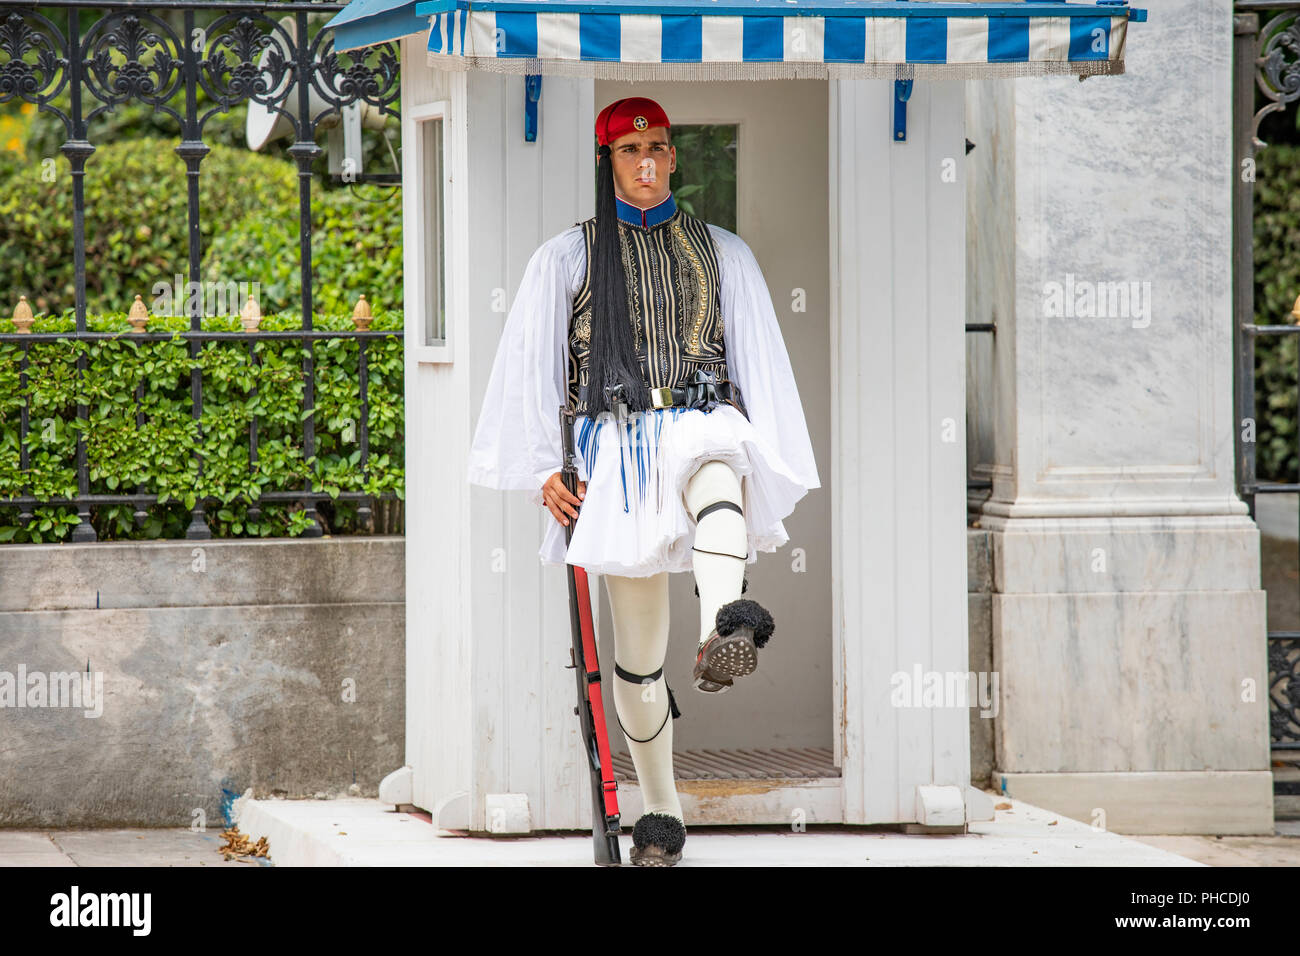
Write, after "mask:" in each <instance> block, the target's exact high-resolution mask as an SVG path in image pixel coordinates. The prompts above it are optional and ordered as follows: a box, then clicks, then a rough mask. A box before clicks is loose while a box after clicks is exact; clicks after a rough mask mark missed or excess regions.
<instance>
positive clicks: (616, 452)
mask: <svg viewBox="0 0 1300 956" xmlns="http://www.w3.org/2000/svg"><path fill="white" fill-rule="evenodd" d="M573 431H574V436H573V438H574V442H573V444H574V453H575V457H576V458H577V468H578V478H579V479H580V480H582V481H585V482H587V490H586V497H585V498H584V499H583V502H582V507H581V508H579V509H578V518H577V520H576V522H575V523H574V531H573V539H572V541H570V542H569V544H568V546H567V549H566V546H565V540H564V532H565V528H564V525H562V524H560V523H559V522H558V521H556V520H555V519H554V517H552V516H551V514H550V512H549V511H548V512H547V513H546V517H547V523H548V524H549V528H548V529H547V531H546V536H545V538H544V539H543V541H542V547H541V549H540V551H539V552H538V553H539V555H540V556H541V559H542V561H543V562H545V563H547V564H566V563H567V564H573V565H576V566H578V567H581V568H585V569H586V570H587V572H588V573H590V574H613V575H619V576H623V577H646V576H649V575H652V574H658V573H659V572H661V571H690V570H691V569H692V563H691V555H692V551H691V548H692V547H693V545H694V543H695V519H694V518H693V517H692V515H691V514H690V512H689V510H688V509H687V507H686V499H685V494H684V493H685V490H686V486H687V483H688V482H689V481H690V479H691V477H692V476H693V475H694V474H695V471H696V469H698V468H699V467H700V465H702V464H704V463H705V462H706V461H714V460H720V461H725V462H727V463H728V464H729V465H731V467H732V468H734V469H735V471H736V474H737V475H739V476H740V479H741V491H742V496H743V498H744V500H743V501H742V502H741V507H742V508H743V509H744V514H745V525H746V529H747V537H748V540H749V558H748V563H750V564H752V563H754V562H755V561H757V560H758V552H759V551H775V550H776V549H777V548H779V547H781V545H783V544H785V543H786V542H787V541H789V540H790V538H789V535H787V534H786V530H785V526H784V525H783V524H782V519H783V518H785V517H786V516H788V515H789V514H790V513H791V512H792V511H794V507H795V503H796V502H797V501H798V500H799V499H800V498H802V497H803V496H804V495H805V494H807V492H808V489H807V488H805V487H804V486H803V485H802V484H801V483H800V481H799V479H798V478H796V477H795V475H794V474H793V473H792V472H791V470H790V468H789V467H788V466H787V465H786V463H785V462H784V461H782V460H781V457H780V455H779V454H777V452H776V450H775V449H773V448H772V447H771V445H770V444H769V443H768V442H767V441H766V440H765V439H764V438H763V436H762V435H760V434H759V432H758V431H757V429H755V428H754V426H753V425H752V424H751V423H750V421H749V419H747V418H746V417H745V416H744V415H743V414H741V412H740V411H739V410H738V409H737V408H735V406H733V405H727V404H720V405H717V406H715V407H714V408H713V409H712V410H710V411H707V412H706V411H703V410H701V409H696V408H680V407H679V408H660V409H654V410H652V411H648V412H644V413H641V412H637V413H632V414H629V415H628V416H627V418H626V420H625V421H624V423H623V425H622V427H621V428H620V427H619V424H618V421H617V420H616V419H615V417H614V415H613V414H612V413H610V412H604V413H602V414H601V415H599V416H598V417H596V418H594V419H593V418H592V417H591V416H588V415H579V416H577V417H576V418H575V419H574V424H573Z"/></svg>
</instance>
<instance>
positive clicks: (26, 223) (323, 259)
mask: <svg viewBox="0 0 1300 956" xmlns="http://www.w3.org/2000/svg"><path fill="white" fill-rule="evenodd" d="M172 146H173V144H171V143H169V142H167V141H166V140H161V139H140V140H130V141H124V142H117V143H111V144H109V145H106V146H101V147H99V148H98V149H97V150H96V151H95V153H94V155H93V156H91V158H90V160H89V161H88V163H87V166H86V177H85V189H86V226H85V233H86V304H87V309H88V311H90V312H92V313H96V314H102V315H108V314H112V313H114V312H117V311H120V310H125V309H128V308H129V307H130V304H131V301H132V299H133V298H134V296H135V295H137V294H139V295H141V296H142V297H143V298H144V300H145V302H146V304H147V303H148V302H149V301H150V300H151V297H152V289H153V286H154V284H155V283H157V282H165V283H168V284H169V285H173V284H175V277H176V275H177V274H179V275H181V276H182V282H184V281H186V280H187V279H188V277H189V265H188V264H189V239H188V230H189V206H188V201H187V198H186V195H187V192H186V191H187V186H186V173H185V164H184V163H183V162H182V161H181V159H180V157H178V156H177V155H176V154H175V152H173V150H172ZM6 169H8V171H9V174H8V176H7V177H4V178H3V179H0V290H3V295H4V296H5V300H6V301H3V302H0V308H3V309H6V310H11V309H12V308H13V306H14V304H16V302H17V300H18V296H19V295H26V296H27V300H28V302H30V303H31V304H32V308H33V309H34V310H35V311H37V312H42V311H43V312H47V313H49V314H51V315H57V314H60V313H62V312H64V311H66V310H68V309H71V308H72V307H73V306H74V305H75V301H76V300H75V287H74V284H73V279H74V272H73V241H72V239H73V237H72V175H71V167H70V166H69V164H68V162H67V160H66V159H64V158H63V156H62V155H61V154H60V155H59V156H58V157H57V158H56V159H55V161H54V164H53V170H54V176H53V178H52V179H51V180H50V181H46V179H45V177H44V176H43V175H42V170H43V167H42V166H41V164H40V163H38V162H27V163H22V164H19V165H17V166H13V165H9V166H7V167H6V166H3V165H0V176H2V175H3V173H4V171H5V170H6ZM200 169H201V174H200V176H199V209H200V216H199V231H200V234H201V236H202V250H203V260H202V266H201V275H202V276H203V278H205V279H206V280H210V281H221V282H231V281H233V282H248V283H250V284H251V283H254V282H256V283H259V286H260V288H259V293H260V294H259V302H260V304H261V308H262V311H263V312H264V313H266V314H271V313H274V312H281V311H285V310H288V309H295V310H296V309H299V308H301V304H300V296H301V291H300V289H301V281H300V275H301V268H300V266H299V260H298V246H299V228H298V221H299V212H298V173H297V169H296V168H295V167H294V165H293V164H291V163H287V162H284V161H283V160H278V159H273V158H269V157H266V156H260V155H258V154H256V153H250V152H248V151H247V150H244V149H238V148H233V147H229V146H222V145H219V144H218V145H214V146H213V147H212V152H211V153H210V154H209V155H208V156H207V157H206V158H205V159H204V160H203V163H202V165H201V167H200ZM367 189H368V187H367ZM392 193H393V191H390V192H389V193H386V194H385V195H384V198H383V199H381V200H377V201H370V200H368V199H367V195H368V192H364V191H363V192H354V191H353V190H351V189H333V190H327V189H321V188H319V187H318V186H317V185H315V184H314V185H313V192H312V239H311V245H312V277H313V296H312V300H313V302H312V304H313V308H314V310H315V311H317V312H320V313H323V314H334V313H338V314H345V315H350V314H351V310H352V306H353V305H354V304H355V303H356V300H357V297H358V296H359V295H361V294H363V293H364V294H365V296H366V298H367V299H368V300H369V301H370V302H371V303H372V306H373V307H378V306H383V307H386V308H391V309H400V308H402V222H401V217H402V208H401V197H400V195H399V194H392ZM5 314H6V315H7V314H11V313H9V312H6V313H5Z"/></svg>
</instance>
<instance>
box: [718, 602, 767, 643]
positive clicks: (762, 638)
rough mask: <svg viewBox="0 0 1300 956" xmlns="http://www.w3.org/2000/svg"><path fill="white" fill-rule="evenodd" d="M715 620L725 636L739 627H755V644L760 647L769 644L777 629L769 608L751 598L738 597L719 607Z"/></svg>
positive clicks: (719, 630)
mask: <svg viewBox="0 0 1300 956" xmlns="http://www.w3.org/2000/svg"><path fill="white" fill-rule="evenodd" d="M715 620H716V622H717V627H718V633H719V634H721V635H723V636H724V637H725V636H726V635H728V634H730V633H731V632H732V631H734V630H735V629H736V628H738V627H749V628H753V631H754V646H755V647H759V648H761V647H765V646H766V645H767V641H768V639H769V638H770V637H771V636H772V632H773V631H774V630H775V629H776V624H775V623H774V622H773V620H772V615H771V614H769V613H768V612H767V609H766V608H764V607H763V605H761V604H759V603H758V602H757V601H751V600H750V599H749V598H738V599H736V600H735V601H731V602H730V603H728V604H724V605H722V607H720V608H718V615H717V618H716V619H715Z"/></svg>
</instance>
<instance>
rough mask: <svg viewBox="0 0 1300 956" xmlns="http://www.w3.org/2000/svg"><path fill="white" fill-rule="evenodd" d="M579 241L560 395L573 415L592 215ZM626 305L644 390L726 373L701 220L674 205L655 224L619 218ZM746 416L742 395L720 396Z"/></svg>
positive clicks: (713, 267)
mask: <svg viewBox="0 0 1300 956" xmlns="http://www.w3.org/2000/svg"><path fill="white" fill-rule="evenodd" d="M581 225H582V234H583V238H584V240H585V241H586V245H587V266H586V273H585V275H584V276H583V279H582V287H581V288H580V289H579V290H578V294H577V295H576V296H575V297H574V300H573V312H572V313H571V314H570V317H569V364H568V368H569V376H568V387H569V388H568V398H569V402H570V404H572V405H573V406H574V408H575V409H576V410H577V414H579V415H585V414H589V413H588V410H587V402H586V401H585V399H582V398H581V395H582V389H583V388H585V387H586V386H587V385H588V382H589V377H588V375H589V373H588V359H589V357H590V354H591V306H592V291H591V255H592V245H593V244H594V242H595V238H596V219H595V217H594V216H593V217H592V218H591V219H588V220H587V221H586V222H583V223H582V224H581ZM618 225H619V230H618V231H619V239H620V240H621V246H622V251H623V273H624V275H625V277H626V278H627V310H628V315H629V317H630V318H631V320H632V327H633V333H632V334H633V341H634V342H635V343H636V349H637V358H638V360H639V361H640V365H641V376H642V379H643V380H644V382H645V385H646V387H647V388H663V387H668V388H679V387H681V386H683V385H685V384H687V383H688V382H689V381H690V380H691V379H692V378H693V377H694V375H695V372H696V370H697V369H704V370H706V371H711V372H713V373H714V374H715V375H716V376H717V377H718V378H719V379H725V378H728V377H729V376H728V375H727V357H726V345H725V341H724V339H723V321H722V305H721V302H720V298H721V286H722V283H721V279H720V275H719V271H718V257H717V250H716V249H714V247H713V237H712V236H711V235H710V234H709V227H708V225H707V224H706V223H705V222H704V220H702V219H697V218H696V217H694V216H691V215H688V214H687V213H685V212H683V211H682V210H681V209H677V210H676V211H675V212H674V213H673V214H672V216H670V217H669V218H668V219H665V220H664V221H663V222H661V223H657V224H656V225H653V226H649V227H643V226H638V225H633V224H631V223H628V222H625V221H623V220H622V219H620V220H619V223H618ZM727 404H729V405H733V406H734V407H735V408H736V409H738V410H739V411H740V413H741V414H742V415H745V417H746V418H748V417H749V414H748V412H747V411H746V410H745V406H744V396H743V395H741V396H740V400H739V401H735V400H732V401H728V402H727Z"/></svg>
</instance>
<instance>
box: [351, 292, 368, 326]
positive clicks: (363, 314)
mask: <svg viewBox="0 0 1300 956" xmlns="http://www.w3.org/2000/svg"><path fill="white" fill-rule="evenodd" d="M370 319H371V314H370V303H369V302H367V301H366V296H365V293H362V294H361V298H359V299H358V300H357V307H356V308H355V309H353V310H352V324H353V325H355V326H356V327H357V331H358V332H368V331H369V330H370Z"/></svg>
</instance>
